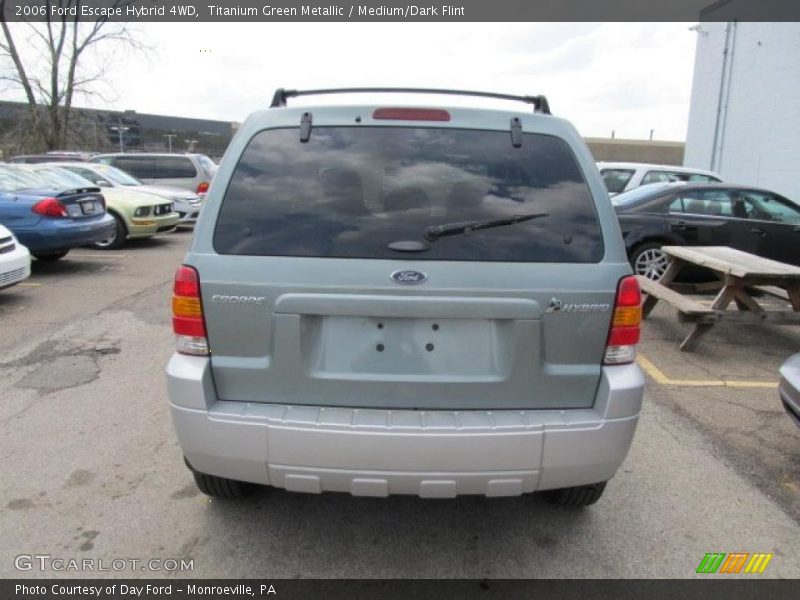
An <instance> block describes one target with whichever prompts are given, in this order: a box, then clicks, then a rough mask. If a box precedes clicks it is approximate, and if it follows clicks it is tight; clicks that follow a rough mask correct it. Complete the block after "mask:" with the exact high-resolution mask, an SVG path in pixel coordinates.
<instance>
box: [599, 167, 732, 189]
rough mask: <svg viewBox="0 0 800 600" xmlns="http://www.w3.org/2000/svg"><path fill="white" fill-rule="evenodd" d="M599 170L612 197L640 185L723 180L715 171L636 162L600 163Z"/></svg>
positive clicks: (716, 181)
mask: <svg viewBox="0 0 800 600" xmlns="http://www.w3.org/2000/svg"><path fill="white" fill-rule="evenodd" d="M597 168H598V169H599V171H600V175H602V176H603V181H604V182H605V184H606V189H608V193H609V195H611V196H615V195H616V194H621V193H622V192H627V191H628V190H632V189H633V188H637V187H639V186H640V185H648V184H650V183H670V182H673V181H690V182H701V183H718V182H720V181H722V178H721V177H720V176H719V175H717V174H716V173H714V172H713V171H706V170H704V169H692V168H690V167H676V166H674V165H653V164H648V163H636V162H599V163H597Z"/></svg>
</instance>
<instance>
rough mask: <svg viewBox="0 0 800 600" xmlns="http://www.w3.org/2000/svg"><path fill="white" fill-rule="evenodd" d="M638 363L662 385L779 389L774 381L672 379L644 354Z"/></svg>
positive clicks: (639, 357) (637, 360) (637, 359)
mask: <svg viewBox="0 0 800 600" xmlns="http://www.w3.org/2000/svg"><path fill="white" fill-rule="evenodd" d="M636 362H637V363H638V364H639V366H640V367H641V368H642V370H643V371H644V372H645V373H647V374H648V375H649V376H650V377H652V378H653V380H654V381H655V382H656V383H658V384H660V385H675V386H683V387H733V388H769V389H777V387H778V383H777V382H774V381H742V380H739V381H726V380H724V379H671V378H669V377H667V376H666V375H665V374H664V372H663V371H662V370H661V369H659V368H658V367H657V366H655V365H654V364H653V363H652V362H651V361H650V359H648V358H647V357H646V356H644V355H643V354H639V355H638V356H637V357H636Z"/></svg>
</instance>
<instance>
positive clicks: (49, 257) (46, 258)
mask: <svg viewBox="0 0 800 600" xmlns="http://www.w3.org/2000/svg"><path fill="white" fill-rule="evenodd" d="M67 252H69V250H64V251H62V252H49V253H48V254H36V253H34V254H33V255H34V256H35V257H36V259H37V260H41V261H42V262H54V261H56V260H60V259H62V258H64V257H65V256H66V255H67Z"/></svg>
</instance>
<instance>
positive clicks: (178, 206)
mask: <svg viewBox="0 0 800 600" xmlns="http://www.w3.org/2000/svg"><path fill="white" fill-rule="evenodd" d="M58 166H59V167H61V168H63V169H68V170H70V171H72V172H73V173H75V174H76V175H80V176H81V177H83V178H84V179H88V180H89V181H93V182H94V183H95V184H97V185H99V186H100V187H101V188H109V187H113V188H120V189H126V190H134V191H136V192H144V193H146V194H154V195H156V196H161V197H162V198H166V199H167V200H169V201H170V202H172V210H173V211H175V212H176V213H178V225H194V224H195V222H196V221H197V216H198V215H199V214H200V209H201V208H202V205H203V200H202V198H200V196H199V195H198V194H195V193H194V192H189V191H187V190H184V189H181V188H177V187H169V186H162V185H147V184H145V183H143V182H141V181H139V180H138V179H136V178H135V177H134V176H133V175H129V174H128V173H126V172H125V171H122V170H120V169H117V168H116V167H112V166H111V165H104V164H102V163H58Z"/></svg>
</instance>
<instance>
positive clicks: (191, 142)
mask: <svg viewBox="0 0 800 600" xmlns="http://www.w3.org/2000/svg"><path fill="white" fill-rule="evenodd" d="M183 141H184V142H186V144H187V145H188V148H187V152H189V153H191V152H194V145H195V144H196V143H197V142H198V140H183Z"/></svg>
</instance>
